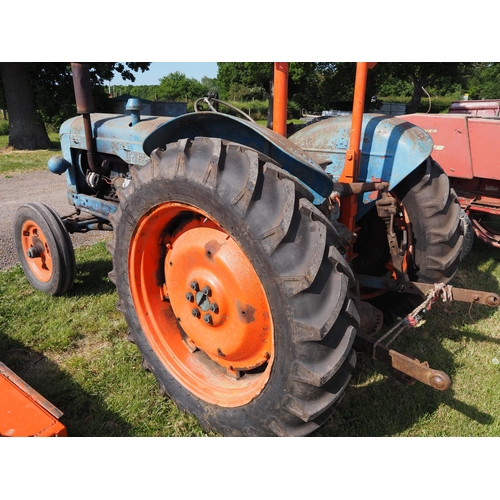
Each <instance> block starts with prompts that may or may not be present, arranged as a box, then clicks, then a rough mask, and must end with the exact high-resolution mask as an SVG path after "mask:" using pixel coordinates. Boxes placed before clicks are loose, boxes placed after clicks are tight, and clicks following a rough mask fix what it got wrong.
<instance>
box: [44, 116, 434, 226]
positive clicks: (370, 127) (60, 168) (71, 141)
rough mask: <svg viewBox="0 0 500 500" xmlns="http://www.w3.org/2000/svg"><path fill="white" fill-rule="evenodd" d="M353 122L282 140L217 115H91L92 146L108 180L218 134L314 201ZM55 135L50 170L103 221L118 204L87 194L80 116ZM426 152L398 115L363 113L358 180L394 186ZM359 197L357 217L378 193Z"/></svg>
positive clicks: (335, 175)
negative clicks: (267, 162) (169, 148)
mask: <svg viewBox="0 0 500 500" xmlns="http://www.w3.org/2000/svg"><path fill="white" fill-rule="evenodd" d="M134 118H135V119H134ZM350 120H351V118H350V116H339V117H332V118H328V119H326V120H322V121H319V122H317V123H315V124H312V125H310V126H308V127H305V128H303V129H302V130H300V131H299V132H297V133H296V134H294V135H293V136H291V137H290V139H286V138H284V137H282V136H281V135H279V134H276V133H275V132H273V131H271V130H269V129H267V128H265V127H262V126H260V125H256V124H254V123H251V122H249V121H247V120H244V119H241V118H237V117H234V116H230V115H225V114H222V113H213V112H198V113H188V114H185V115H182V116H179V117H176V118H169V117H158V116H143V117H141V118H137V115H136V116H135V117H134V116H130V115H113V114H99V113H94V114H92V115H91V123H92V134H93V138H94V140H95V145H96V150H97V152H98V154H99V155H100V156H101V157H105V158H106V159H107V161H108V162H109V163H110V164H111V165H115V167H113V166H111V169H110V172H109V176H107V177H109V178H110V179H109V181H111V182H112V181H113V178H114V177H115V176H121V177H124V178H126V177H127V175H128V169H127V165H144V164H145V163H146V162H147V161H148V160H149V156H150V154H151V152H152V151H153V150H154V149H156V148H158V147H160V148H163V147H165V146H166V145H167V144H169V143H173V142H176V141H178V140H180V139H185V138H188V139H194V138H195V137H216V138H220V139H223V140H226V141H231V142H235V143H238V144H241V145H244V146H248V147H251V148H252V149H255V150H256V151H259V152H261V153H263V154H264V155H266V156H268V157H269V158H271V159H272V160H274V161H275V162H277V163H278V164H279V165H280V166H281V167H282V168H283V169H284V170H286V171H287V172H289V173H290V174H292V175H293V176H294V177H296V178H297V179H298V180H299V181H300V183H301V184H303V186H304V187H305V188H306V189H308V190H309V191H310V192H311V194H312V196H313V198H314V204H315V205H317V206H319V205H321V204H322V203H324V201H325V199H327V198H328V196H330V194H331V193H332V191H333V190H334V185H333V183H334V182H337V181H338V179H339V177H340V174H341V172H342V169H343V166H344V159H345V152H346V149H347V147H348V142H349V131H350ZM60 136H61V149H62V153H63V159H62V160H61V159H51V161H50V162H49V169H50V170H51V171H53V172H54V173H58V174H61V173H63V172H64V171H66V175H67V180H68V197H69V202H70V204H72V205H74V206H75V208H77V209H82V210H84V211H87V212H90V213H92V214H93V215H95V216H98V217H102V218H104V219H108V216H109V214H112V213H114V212H115V211H116V202H115V201H112V200H109V199H108V200H107V199H106V197H104V196H101V197H100V196H99V195H98V194H97V195H96V193H94V192H93V193H89V192H88V191H89V190H88V186H87V181H86V179H85V177H86V172H87V171H88V166H87V165H86V157H85V153H86V140H85V131H84V125H83V120H82V118H81V117H75V118H72V119H69V120H67V121H66V122H65V123H64V124H63V125H62V126H61V130H60ZM431 151H432V140H431V139H430V137H429V136H428V134H427V133H426V132H424V131H423V130H421V129H419V128H418V127H415V126H414V125H411V124H410V123H408V122H404V121H402V120H399V119H397V118H390V117H387V116H384V115H370V114H367V115H365V116H364V119H363V129H362V150H361V162H360V177H359V179H358V180H359V181H360V182H380V181H385V182H388V183H389V186H390V188H393V187H394V186H396V185H397V184H398V183H399V182H401V180H402V179H404V178H405V177H406V176H407V175H409V174H410V173H411V172H413V171H414V170H415V169H416V168H417V167H418V166H419V165H420V164H421V163H422V162H423V161H424V160H425V159H426V158H427V157H428V156H429V155H430V153H431ZM109 181H108V182H109ZM102 192H103V193H104V192H106V190H103V191H102ZM359 197H360V198H359V202H358V203H359V207H360V208H359V209H358V217H362V216H363V215H364V214H365V213H366V212H367V211H368V210H369V209H370V208H371V207H372V206H373V204H374V203H375V201H376V199H377V197H378V193H377V192H367V193H363V194H360V195H359Z"/></svg>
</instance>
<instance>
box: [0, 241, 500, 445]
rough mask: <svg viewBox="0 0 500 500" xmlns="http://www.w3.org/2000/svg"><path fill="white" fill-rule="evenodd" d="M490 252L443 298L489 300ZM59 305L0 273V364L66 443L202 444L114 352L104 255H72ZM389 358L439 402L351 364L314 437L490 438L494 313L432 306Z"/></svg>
mask: <svg viewBox="0 0 500 500" xmlns="http://www.w3.org/2000/svg"><path fill="white" fill-rule="evenodd" d="M497 254H498V250H495V249H492V248H489V247H486V246H485V245H484V244H482V243H481V242H476V243H475V245H474V248H473V250H472V252H471V254H470V255H469V257H468V258H467V261H466V262H464V263H463V265H462V268H461V270H460V271H459V272H458V275H457V276H456V279H455V282H454V284H455V286H460V287H464V288H475V289H481V290H488V291H493V292H497V293H498V291H499V288H500V286H499V283H500V263H499V259H498V257H497ZM76 260H77V279H76V281H75V285H74V287H73V288H72V289H71V290H70V291H69V293H68V294H67V295H66V296H63V297H48V296H46V295H44V294H42V293H40V292H38V291H36V290H34V289H32V288H31V287H30V285H29V284H28V282H27V280H26V279H25V277H24V274H23V272H22V270H21V268H20V267H19V266H17V267H15V268H12V269H10V270H8V271H4V272H0V361H3V362H4V363H5V364H7V366H9V367H10V368H11V369H12V370H14V371H15V372H16V373H17V374H18V375H19V376H21V377H22V378H23V379H24V380H26V382H27V383H29V384H30V385H32V386H33V387H34V388H35V389H36V390H37V391H39V392H40V393H41V394H42V395H44V396H45V397H46V398H47V399H49V401H51V402H52V403H53V404H55V405H56V406H57V407H58V408H60V409H61V410H62V411H63V412H64V416H63V417H62V419H61V421H62V422H63V423H64V424H65V425H66V426H67V429H68V433H69V435H71V436H205V435H207V434H206V433H205V432H204V431H203V430H202V428H201V427H200V426H199V425H198V423H197V422H196V420H195V419H194V418H192V417H190V416H187V415H184V414H182V413H181V412H180V411H179V410H178V409H177V408H176V406H175V405H174V404H173V403H172V401H170V400H168V399H166V398H163V397H162V396H161V395H160V394H159V391H158V389H157V383H156V381H155V379H154V377H153V375H152V374H150V373H147V372H145V371H144V370H143V369H142V368H141V356H140V354H139V352H138V350H137V348H136V347H135V345H133V344H131V343H129V342H128V341H127V340H126V333H127V326H126V323H125V321H124V319H123V317H122V315H121V314H120V313H119V312H117V311H116V309H115V303H116V302H117V294H116V290H115V288H114V286H113V285H112V284H111V283H110V282H109V280H108V278H107V273H108V272H109V271H110V270H111V267H112V263H111V257H110V255H109V254H108V252H107V250H106V249H105V245H104V243H99V244H96V245H94V246H92V247H86V248H79V249H77V250H76ZM391 347H394V348H395V349H397V350H400V351H403V352H408V353H411V354H413V355H415V356H416V357H417V358H418V359H420V361H428V362H429V363H430V365H431V366H432V367H433V368H436V369H441V370H443V371H445V372H446V373H448V374H449V375H450V376H451V377H452V380H453V386H452V389H451V390H450V391H447V392H438V391H436V390H434V389H431V388H430V387H427V386H425V385H422V384H420V383H416V384H415V385H413V386H410V387H405V386H403V385H402V384H401V383H399V382H397V381H396V380H395V379H393V378H392V377H391V376H390V375H389V373H388V369H387V368H386V367H385V365H383V364H381V363H379V362H372V361H371V360H369V359H367V357H366V356H364V355H361V354H360V355H358V365H357V367H356V369H355V371H354V374H353V380H352V383H351V386H350V387H349V388H348V390H347V392H346V395H345V397H344V399H343V400H342V401H341V403H340V404H339V406H338V408H337V411H336V413H335V414H334V416H333V417H332V418H331V419H330V420H329V421H328V422H327V423H326V425H325V426H324V427H322V428H321V429H320V430H319V431H318V432H317V433H316V434H315V435H316V436H498V435H500V418H499V417H500V391H498V387H499V386H500V365H499V364H494V363H493V362H492V360H493V359H494V358H498V359H500V310H493V309H490V308H487V307H484V306H478V305H475V306H472V307H470V305H469V304H463V303H455V304H452V305H447V306H446V307H445V306H444V305H443V304H436V305H435V307H434V308H433V310H432V311H431V312H430V313H429V314H428V315H427V317H426V322H425V324H424V325H423V326H421V327H419V328H418V329H413V330H409V331H407V332H405V333H403V334H402V335H401V337H400V338H399V339H398V340H397V341H396V343H395V344H394V346H391Z"/></svg>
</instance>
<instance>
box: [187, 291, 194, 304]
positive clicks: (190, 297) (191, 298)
mask: <svg viewBox="0 0 500 500" xmlns="http://www.w3.org/2000/svg"><path fill="white" fill-rule="evenodd" d="M186 300H189V302H193V300H194V295H193V294H192V293H191V292H188V293H186Z"/></svg>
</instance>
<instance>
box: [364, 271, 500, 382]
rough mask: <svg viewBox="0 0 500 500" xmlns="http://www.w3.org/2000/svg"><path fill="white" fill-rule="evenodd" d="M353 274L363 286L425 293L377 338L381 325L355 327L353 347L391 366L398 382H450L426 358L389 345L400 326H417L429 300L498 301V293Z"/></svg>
mask: <svg viewBox="0 0 500 500" xmlns="http://www.w3.org/2000/svg"><path fill="white" fill-rule="evenodd" d="M356 278H357V279H358V282H359V285H360V286H364V287H369V288H378V289H382V290H388V291H396V292H399V293H412V294H417V295H423V294H426V295H425V299H424V300H423V302H422V303H421V304H420V305H419V306H418V307H417V308H415V309H414V310H413V311H412V312H411V313H410V314H408V316H406V317H404V318H402V319H401V320H400V321H399V322H398V323H396V324H395V325H394V326H393V327H392V328H391V329H390V330H389V331H387V332H386V333H384V334H383V335H382V336H381V337H380V338H376V334H377V333H378V331H379V330H380V327H379V328H376V329H375V331H374V330H373V328H372V330H371V331H369V332H367V331H365V329H363V328H362V329H361V331H358V334H357V336H356V340H355V343H354V347H355V349H356V350H358V351H360V352H365V353H367V354H368V355H369V356H370V357H371V358H372V359H376V360H378V361H382V362H384V363H386V364H387V365H388V366H389V367H390V368H391V372H392V374H393V375H394V377H395V378H396V379H397V380H399V381H400V382H402V383H404V384H406V385H411V384H413V383H415V381H416V380H418V381H419V382H422V383H423V384H426V385H429V386H430V387H433V388H434V389H437V390H439V391H445V390H447V389H449V388H450V386H451V379H450V377H449V376H448V375H447V374H446V373H444V372H443V371H441V370H435V369H433V368H431V367H430V366H429V364H428V363H427V362H426V361H424V362H420V361H419V360H418V359H415V358H412V357H409V356H407V355H405V354H402V353H400V352H397V351H395V350H393V349H390V348H389V345H390V344H391V343H392V342H393V341H394V340H395V339H396V338H397V337H398V336H399V334H400V333H401V332H402V331H403V330H405V329H407V328H413V327H415V326H417V325H418V323H419V320H420V318H421V316H420V315H421V313H424V312H426V311H429V310H430V308H431V307H432V304H433V303H435V302H437V301H438V300H439V299H440V298H441V300H442V301H443V302H452V301H453V300H457V301H459V302H469V303H476V304H482V305H487V306H489V307H497V306H498V304H499V303H500V296H498V295H497V294H496V293H491V292H481V291H477V290H467V289H462V288H454V287H452V286H450V285H444V284H438V285H429V284H424V283H415V282H410V281H401V280H398V281H396V280H391V279H385V278H375V277H372V276H362V275H356ZM363 305H364V306H367V304H366V303H363ZM369 307H372V308H373V306H369ZM373 309H375V308H373ZM372 316H376V314H373V313H372ZM380 326H381V325H380Z"/></svg>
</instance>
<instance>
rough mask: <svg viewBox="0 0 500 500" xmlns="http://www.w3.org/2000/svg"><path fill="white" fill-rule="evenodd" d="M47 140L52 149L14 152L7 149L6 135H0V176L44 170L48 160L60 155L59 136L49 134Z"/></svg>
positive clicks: (7, 140) (7, 138) (7, 139)
mask: <svg viewBox="0 0 500 500" xmlns="http://www.w3.org/2000/svg"><path fill="white" fill-rule="evenodd" d="M49 139H50V142H51V143H52V149H39V150H36V151H16V150H13V149H11V148H7V144H8V143H9V137H8V136H7V135H0V175H11V174H13V173H19V172H32V171H34V170H45V169H46V168H47V162H48V160H49V158H51V157H52V156H54V155H57V154H61V144H60V141H59V134H58V133H49Z"/></svg>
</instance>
